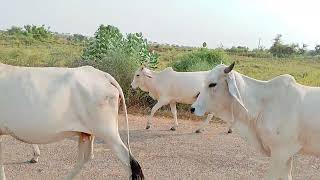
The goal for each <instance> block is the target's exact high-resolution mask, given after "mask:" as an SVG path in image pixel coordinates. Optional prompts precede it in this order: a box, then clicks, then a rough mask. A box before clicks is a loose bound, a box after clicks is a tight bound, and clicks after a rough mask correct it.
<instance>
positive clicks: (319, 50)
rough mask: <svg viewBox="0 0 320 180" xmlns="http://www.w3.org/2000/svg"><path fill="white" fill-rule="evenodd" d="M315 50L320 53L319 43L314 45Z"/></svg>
mask: <svg viewBox="0 0 320 180" xmlns="http://www.w3.org/2000/svg"><path fill="white" fill-rule="evenodd" d="M314 51H315V53H316V54H317V55H320V45H319V44H318V45H316V46H315V47H314Z"/></svg>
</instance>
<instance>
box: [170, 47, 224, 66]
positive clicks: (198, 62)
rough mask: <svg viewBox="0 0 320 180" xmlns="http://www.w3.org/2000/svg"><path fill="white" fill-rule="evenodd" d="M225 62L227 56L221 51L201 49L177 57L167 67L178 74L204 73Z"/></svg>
mask: <svg viewBox="0 0 320 180" xmlns="http://www.w3.org/2000/svg"><path fill="white" fill-rule="evenodd" d="M226 60H227V56H226V54H225V53H224V52H223V51H219V50H209V49H206V48H201V49H197V50H194V51H191V52H187V53H184V54H182V55H180V56H177V57H176V59H175V60H173V63H171V64H169V65H170V66H172V68H173V69H174V70H176V71H180V72H187V71H206V70H210V69H212V68H213V67H214V66H216V65H217V64H220V63H225V62H226Z"/></svg>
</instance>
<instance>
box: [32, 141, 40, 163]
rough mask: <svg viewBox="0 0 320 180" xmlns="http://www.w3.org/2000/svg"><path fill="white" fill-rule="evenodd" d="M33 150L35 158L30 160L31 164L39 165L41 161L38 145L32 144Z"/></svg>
mask: <svg viewBox="0 0 320 180" xmlns="http://www.w3.org/2000/svg"><path fill="white" fill-rule="evenodd" d="M32 149H33V158H32V159H31V160H30V163H37V162H38V161H39V156H40V149H39V146H38V145H36V144H32Z"/></svg>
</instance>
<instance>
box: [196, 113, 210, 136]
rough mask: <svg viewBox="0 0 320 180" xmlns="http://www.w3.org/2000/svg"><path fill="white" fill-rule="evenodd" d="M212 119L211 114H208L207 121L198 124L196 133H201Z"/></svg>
mask: <svg viewBox="0 0 320 180" xmlns="http://www.w3.org/2000/svg"><path fill="white" fill-rule="evenodd" d="M212 117H213V115H212V114H208V116H207V119H206V120H205V121H203V123H201V124H200V126H199V127H198V128H197V130H196V133H201V131H202V130H203V129H204V127H206V126H207V125H208V124H209V122H210V120H211V119H212Z"/></svg>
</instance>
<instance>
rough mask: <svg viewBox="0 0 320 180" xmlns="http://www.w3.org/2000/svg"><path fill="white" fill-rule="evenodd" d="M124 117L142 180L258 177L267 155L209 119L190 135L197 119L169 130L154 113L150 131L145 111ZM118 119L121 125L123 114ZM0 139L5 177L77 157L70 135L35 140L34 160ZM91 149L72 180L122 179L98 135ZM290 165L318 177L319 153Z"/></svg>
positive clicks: (48, 173) (66, 165)
mask: <svg viewBox="0 0 320 180" xmlns="http://www.w3.org/2000/svg"><path fill="white" fill-rule="evenodd" d="M129 120H130V129H131V148H132V150H133V154H134V155H135V157H136V158H137V159H138V160H139V162H140V163H141V165H142V167H143V171H144V173H145V176H146V179H147V180H150V179H151V180H153V179H157V180H158V179H159V180H160V179H172V180H178V179H179V180H180V179H181V180H182V179H183V180H185V179H193V180H194V179H205V180H208V179H213V180H231V179H241V180H251V179H252V180H256V179H262V178H263V175H264V174H265V172H266V170H267V167H268V164H269V158H267V157H263V156H261V155H260V154H258V153H257V152H256V151H255V150H254V149H253V148H251V147H250V146H248V145H247V144H246V143H245V142H244V141H243V140H242V139H241V138H240V137H239V136H238V135H237V134H235V133H234V134H226V131H227V127H226V126H225V125H224V124H220V123H211V124H210V125H209V127H207V128H206V130H205V132H203V133H201V134H195V133H193V131H194V130H195V128H196V127H197V125H198V124H199V123H200V122H198V121H191V120H180V121H179V122H180V127H179V128H178V130H177V131H175V132H172V131H169V129H170V127H171V124H172V119H171V118H162V117H156V118H155V120H154V126H153V127H152V128H151V129H150V130H145V129H144V127H145V124H146V116H134V115H130V116H129ZM119 121H120V124H121V127H123V126H122V124H123V121H124V120H123V118H122V117H121V118H120V119H119ZM123 132H124V131H123ZM121 134H122V137H125V135H124V134H123V133H121ZM2 140H3V147H4V151H5V152H4V159H5V172H6V175H7V179H8V180H11V179H14V180H15V179H18V180H26V179H39V180H40V179H46V180H51V179H63V177H64V176H65V175H66V174H67V172H69V171H70V169H71V168H72V167H73V165H74V163H75V160H76V156H77V139H75V138H72V139H66V140H64V141H61V142H58V143H54V144H50V145H40V150H41V157H40V161H39V163H37V164H29V163H27V161H28V160H29V159H30V158H31V157H32V149H31V145H28V144H24V143H21V142H19V141H17V140H14V139H13V138H11V137H3V138H2ZM94 154H95V158H94V160H92V161H90V162H89V163H87V164H86V166H85V168H84V169H83V170H82V171H81V173H80V175H78V176H77V178H76V179H85V180H87V179H95V180H98V179H99V180H100V179H111V180H114V179H127V177H126V176H125V171H124V169H123V168H122V166H121V164H120V162H119V161H118V160H117V159H116V158H115V156H114V155H113V154H112V153H111V151H110V149H108V148H107V147H106V146H105V144H104V143H103V142H102V141H101V140H99V139H98V140H96V142H95V150H94ZM293 166H294V168H293V177H294V179H297V180H309V179H311V180H319V179H320V158H317V157H312V156H302V155H299V156H297V157H295V158H294V163H293Z"/></svg>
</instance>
